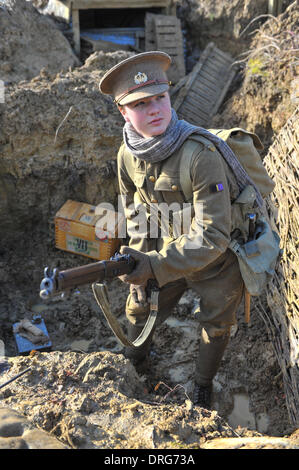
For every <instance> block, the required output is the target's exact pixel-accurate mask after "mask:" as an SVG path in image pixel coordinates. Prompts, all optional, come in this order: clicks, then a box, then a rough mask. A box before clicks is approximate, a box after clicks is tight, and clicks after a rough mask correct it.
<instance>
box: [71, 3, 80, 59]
mask: <svg viewBox="0 0 299 470" xmlns="http://www.w3.org/2000/svg"><path fill="white" fill-rule="evenodd" d="M72 24H73V35H74V43H75V46H74V48H75V52H76V54H77V55H80V22H79V10H72Z"/></svg>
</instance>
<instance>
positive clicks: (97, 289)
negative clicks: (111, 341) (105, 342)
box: [92, 283, 159, 348]
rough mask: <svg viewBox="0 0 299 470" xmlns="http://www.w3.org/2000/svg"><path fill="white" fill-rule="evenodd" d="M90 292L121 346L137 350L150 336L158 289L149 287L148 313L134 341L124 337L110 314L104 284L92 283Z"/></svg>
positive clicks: (155, 311)
mask: <svg viewBox="0 0 299 470" xmlns="http://www.w3.org/2000/svg"><path fill="white" fill-rule="evenodd" d="M92 290H93V293H94V296H95V299H96V301H97V304H98V305H99V307H100V308H101V310H102V312H103V314H104V316H105V318H106V320H107V322H108V325H109V326H110V328H111V330H112V331H113V333H114V334H115V336H116V337H117V338H118V340H119V341H120V342H121V343H122V345H123V346H127V347H131V348H139V347H140V346H142V345H143V343H144V342H145V341H146V340H147V338H148V337H149V335H150V334H151V332H152V330H153V328H154V326H155V323H156V320H157V314H158V297H159V289H158V288H157V287H151V295H150V313H149V316H148V319H147V321H146V324H145V325H144V328H143V330H142V331H141V333H140V335H139V336H138V337H137V338H136V339H135V340H134V341H130V340H129V339H128V338H127V337H126V336H125V334H124V332H123V330H122V327H121V326H120V324H119V322H118V320H117V318H116V317H115V316H114V315H113V313H112V312H111V308H110V304H109V299H108V290H107V286H106V284H100V283H94V284H92Z"/></svg>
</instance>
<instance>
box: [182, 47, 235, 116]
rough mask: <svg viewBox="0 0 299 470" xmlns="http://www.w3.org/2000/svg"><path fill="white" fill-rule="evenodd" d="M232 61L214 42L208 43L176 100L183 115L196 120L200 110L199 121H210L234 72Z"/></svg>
mask: <svg viewBox="0 0 299 470" xmlns="http://www.w3.org/2000/svg"><path fill="white" fill-rule="evenodd" d="M232 63H233V59H232V58H230V57H229V56H228V55H227V54H225V53H223V52H222V51H220V50H219V49H218V48H216V46H215V44H214V43H210V44H208V46H207V47H206V49H205V50H204V52H203V53H202V55H201V57H200V60H199V62H198V64H197V65H196V66H195V67H194V68H193V71H192V72H191V74H189V77H188V78H187V80H186V81H185V82H184V84H183V85H182V86H181V88H180V90H179V92H178V96H177V99H176V100H175V102H174V105H173V107H174V109H176V111H177V113H178V115H179V116H180V118H181V119H188V118H190V117H192V122H193V123H196V122H195V121H196V114H197V115H198V117H197V120H198V121H197V123H196V124H197V125H203V123H208V122H209V120H210V118H211V117H212V116H213V115H214V114H215V113H216V112H217V110H218V109H219V106H220V105H221V103H222V101H223V99H224V97H225V94H226V93H227V90H228V88H229V86H230V84H231V81H232V79H233V77H234V75H235V70H233V69H232V68H231V65H232Z"/></svg>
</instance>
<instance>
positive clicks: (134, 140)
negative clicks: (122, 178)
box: [123, 109, 263, 207]
mask: <svg viewBox="0 0 299 470" xmlns="http://www.w3.org/2000/svg"><path fill="white" fill-rule="evenodd" d="M191 134H199V135H202V136H203V137H206V138H207V139H208V140H210V141H211V142H212V143H213V144H214V145H215V147H216V148H217V150H218V151H219V153H220V154H221V155H222V156H223V158H224V159H225V161H226V162H227V164H228V165H229V166H230V168H231V169H232V171H233V173H234V175H235V177H236V180H237V183H238V186H239V189H240V192H241V191H242V190H243V189H244V188H245V187H246V186H248V185H251V186H253V187H254V189H255V192H256V202H257V205H258V206H259V207H262V206H263V198H262V196H261V193H260V192H259V190H258V188H257V187H256V185H255V184H254V182H253V181H252V179H251V178H250V176H249V175H248V174H247V172H246V171H245V170H244V168H243V166H242V165H241V163H240V162H239V160H238V158H237V157H236V155H235V154H234V152H233V151H232V150H231V148H230V147H229V145H227V143H226V142H225V141H224V140H222V139H220V138H219V137H218V136H216V135H214V134H212V133H211V132H209V131H207V130H206V129H204V128H202V127H197V126H193V125H192V124H190V123H188V122H187V121H184V120H179V119H178V117H177V114H176V112H175V110H174V109H172V118H171V121H170V123H169V126H168V127H167V129H166V131H165V132H164V133H163V134H161V135H158V136H154V137H149V138H144V137H142V136H141V135H139V134H138V133H137V132H136V131H135V129H134V128H133V126H132V125H131V124H130V123H126V124H125V126H124V130H123V136H124V142H125V145H126V147H127V148H128V150H129V151H130V152H131V153H132V154H133V155H134V156H135V157H137V158H140V159H141V160H145V161H146V162H150V163H157V162H161V161H163V160H165V159H166V158H168V157H169V156H170V155H172V154H173V153H174V152H175V151H176V150H177V149H178V148H180V147H181V145H182V144H183V143H184V142H185V140H186V139H187V138H188V137H189V136H190V135H191Z"/></svg>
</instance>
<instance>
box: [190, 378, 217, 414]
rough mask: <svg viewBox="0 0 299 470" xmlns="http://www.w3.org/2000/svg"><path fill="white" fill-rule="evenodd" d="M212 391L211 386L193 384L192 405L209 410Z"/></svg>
mask: <svg viewBox="0 0 299 470" xmlns="http://www.w3.org/2000/svg"><path fill="white" fill-rule="evenodd" d="M212 389H213V386H212V384H211V385H207V386H204V385H198V384H195V387H194V391H193V403H194V405H197V406H200V407H201V408H205V409H206V410H210V409H211V403H212Z"/></svg>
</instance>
